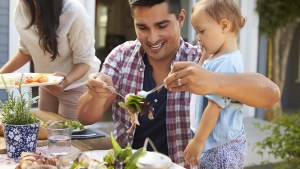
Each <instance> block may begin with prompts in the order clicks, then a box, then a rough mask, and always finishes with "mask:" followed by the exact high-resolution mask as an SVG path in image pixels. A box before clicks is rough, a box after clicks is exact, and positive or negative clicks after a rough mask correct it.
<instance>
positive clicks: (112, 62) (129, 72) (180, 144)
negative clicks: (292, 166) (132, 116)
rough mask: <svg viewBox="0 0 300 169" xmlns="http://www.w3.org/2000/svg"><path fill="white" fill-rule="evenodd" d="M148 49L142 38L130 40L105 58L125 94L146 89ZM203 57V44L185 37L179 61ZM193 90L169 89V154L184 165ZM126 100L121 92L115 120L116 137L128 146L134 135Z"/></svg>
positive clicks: (105, 65)
mask: <svg viewBox="0 0 300 169" xmlns="http://www.w3.org/2000/svg"><path fill="white" fill-rule="evenodd" d="M143 55H144V50H143V49H142V46H141V43H140V42H139V41H138V40H135V41H127V42H125V43H123V44H121V45H119V46H117V47H116V48H115V49H113V50H112V51H111V53H110V54H109V55H108V56H107V58H106V59H105V61H104V63H103V66H102V69H101V72H102V73H104V74H106V75H108V76H110V77H112V80H113V84H114V86H115V87H116V88H117V91H118V92H119V93H121V94H122V95H126V94H128V93H137V92H138V91H140V90H142V89H143V79H144V70H145V64H144V62H143ZM198 58H199V48H198V47H195V46H192V45H190V44H189V43H186V42H184V41H183V40H182V39H181V45H180V48H179V50H178V52H177V54H176V56H175V58H174V62H177V61H196V60H198ZM190 96H191V94H190V93H189V92H169V91H168V94H167V105H166V106H167V107H166V129H167V139H168V150H169V152H168V153H169V156H170V158H171V159H172V161H173V162H175V163H177V164H179V165H184V157H183V151H184V149H185V147H186V146H187V144H188V141H189V140H190V139H191V131H190V119H189V103H190ZM120 101H122V98H120V97H119V96H118V97H117V98H116V100H115V101H114V103H113V105H112V117H113V121H114V126H115V128H114V137H115V138H116V139H117V141H118V143H119V144H120V145H121V146H122V147H125V146H126V145H127V143H128V142H129V143H132V141H133V135H134V133H132V134H127V133H126V130H128V129H129V128H130V126H131V123H130V120H129V118H128V112H126V110H125V109H123V108H121V107H120V106H118V102H120Z"/></svg>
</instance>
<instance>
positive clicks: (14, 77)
mask: <svg viewBox="0 0 300 169" xmlns="http://www.w3.org/2000/svg"><path fill="white" fill-rule="evenodd" d="M22 74H24V76H23V79H26V77H28V76H31V77H35V76H36V75H38V74H40V73H5V74H0V89H4V88H5V86H4V84H3V81H2V78H1V75H2V76H3V77H4V79H5V81H6V84H7V87H9V88H17V87H19V85H15V82H19V81H20V78H21V77H22ZM45 75H47V76H48V78H49V80H48V82H43V83H28V84H22V87H36V86H48V85H57V84H59V83H60V82H61V81H62V80H63V79H64V77H62V76H54V75H52V74H46V73H45Z"/></svg>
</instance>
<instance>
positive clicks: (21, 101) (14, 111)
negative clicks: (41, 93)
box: [0, 74, 38, 125]
mask: <svg viewBox="0 0 300 169" xmlns="http://www.w3.org/2000/svg"><path fill="white" fill-rule="evenodd" d="M23 77H24V74H22V75H21V78H20V82H19V86H18V88H17V89H18V90H17V91H18V93H19V96H15V95H14V91H12V92H10V90H9V88H8V87H7V84H6V82H5V79H4V77H3V76H2V75H1V80H2V82H3V84H4V86H5V90H6V92H7V94H8V98H7V100H6V101H5V102H2V101H1V100H0V111H1V114H2V117H1V120H2V123H5V124H11V125H25V124H34V123H36V122H37V121H38V119H37V117H36V116H35V114H34V112H33V111H32V110H31V107H32V105H33V104H34V103H36V102H37V100H38V96H37V97H34V98H33V97H32V90H31V88H29V91H28V92H23V90H22V83H23ZM26 94H28V95H29V98H28V99H27V98H26Z"/></svg>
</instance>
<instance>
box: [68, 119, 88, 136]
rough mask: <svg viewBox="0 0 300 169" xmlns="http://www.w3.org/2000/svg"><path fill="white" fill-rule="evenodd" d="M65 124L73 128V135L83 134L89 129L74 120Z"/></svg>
mask: <svg viewBox="0 0 300 169" xmlns="http://www.w3.org/2000/svg"><path fill="white" fill-rule="evenodd" d="M65 123H66V124H67V125H68V126H70V127H72V129H73V130H72V134H74V133H80V132H83V131H84V130H86V129H87V127H86V126H84V125H82V124H81V123H79V122H78V121H74V120H67V121H65Z"/></svg>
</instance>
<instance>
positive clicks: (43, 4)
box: [25, 0, 63, 61]
mask: <svg viewBox="0 0 300 169" xmlns="http://www.w3.org/2000/svg"><path fill="white" fill-rule="evenodd" d="M25 1H26V2H27V5H28V7H29V9H30V15H31V20H30V23H29V25H28V26H27V27H26V28H25V29H29V28H30V27H31V26H36V28H37V30H38V35H39V37H40V38H39V44H40V46H41V47H42V48H43V49H44V52H45V51H47V52H49V53H51V54H52V56H51V57H50V59H51V61H53V60H55V58H56V57H57V56H58V55H59V53H58V42H57V37H58V36H57V34H56V30H57V28H58V27H59V17H60V15H61V13H62V7H63V0H25Z"/></svg>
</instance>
